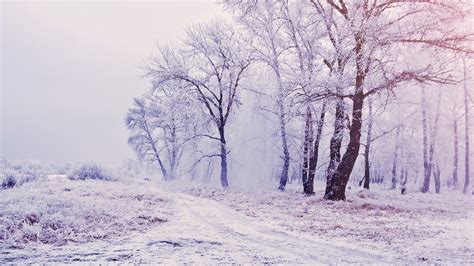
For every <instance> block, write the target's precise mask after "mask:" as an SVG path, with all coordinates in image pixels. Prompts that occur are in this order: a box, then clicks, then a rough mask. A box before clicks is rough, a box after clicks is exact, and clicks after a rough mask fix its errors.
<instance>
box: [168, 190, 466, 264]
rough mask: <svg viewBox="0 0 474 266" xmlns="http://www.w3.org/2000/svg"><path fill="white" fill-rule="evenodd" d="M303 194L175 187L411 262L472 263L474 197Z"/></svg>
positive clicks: (260, 217) (384, 192)
mask: <svg viewBox="0 0 474 266" xmlns="http://www.w3.org/2000/svg"><path fill="white" fill-rule="evenodd" d="M316 187H317V188H319V189H317V191H316V196H314V197H305V196H304V195H302V193H300V188H299V187H298V186H293V187H291V186H290V188H288V190H287V191H286V192H283V193H281V192H277V191H275V190H268V189H266V190H253V191H249V190H243V189H236V188H229V189H225V190H222V189H220V188H211V187H207V188H202V187H199V186H195V187H192V188H190V187H189V186H188V187H187V188H184V189H183V188H180V187H178V186H176V187H175V188H174V189H177V190H180V191H184V192H186V193H189V194H191V195H194V196H198V197H205V198H210V199H213V200H216V201H218V202H221V203H224V204H225V205H228V206H230V207H231V208H233V209H234V210H236V211H239V212H241V213H243V214H245V215H246V216H249V217H253V218H255V219H258V220H261V221H263V222H265V223H266V224H268V225H269V226H277V227H281V228H284V229H286V230H290V231H293V232H297V233H300V234H302V235H306V236H312V237H315V238H317V239H323V240H326V241H329V242H331V243H338V244H341V245H349V246H350V245H353V246H358V247H364V248H368V249H374V250H382V251H387V252H388V253H391V254H394V255H395V256H399V257H400V258H407V259H409V260H412V261H429V262H433V263H434V262H461V263H466V262H470V263H474V260H473V258H472V254H474V231H473V230H472V226H471V224H470V221H472V219H473V218H474V198H473V197H472V196H471V195H464V194H462V193H460V192H459V191H449V190H445V191H443V193H442V194H431V193H427V194H423V193H419V192H416V193H409V194H407V195H400V192H399V190H396V191H391V190H385V189H381V188H377V187H376V188H374V189H373V191H372V190H371V191H366V190H360V189H357V190H353V191H348V193H347V197H348V199H347V201H340V202H333V201H327V200H324V199H323V198H322V195H323V190H322V189H323V188H324V184H322V183H321V184H316Z"/></svg>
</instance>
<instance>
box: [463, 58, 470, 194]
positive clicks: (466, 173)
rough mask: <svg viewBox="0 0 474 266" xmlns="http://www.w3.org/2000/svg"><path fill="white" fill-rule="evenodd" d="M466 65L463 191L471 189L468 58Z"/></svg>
mask: <svg viewBox="0 0 474 266" xmlns="http://www.w3.org/2000/svg"><path fill="white" fill-rule="evenodd" d="M463 66H464V71H463V72H464V126H465V130H466V132H465V133H466V137H465V145H466V148H465V149H464V152H465V154H464V189H463V193H467V192H468V191H469V108H468V105H469V95H468V93H467V78H468V77H467V67H466V59H463Z"/></svg>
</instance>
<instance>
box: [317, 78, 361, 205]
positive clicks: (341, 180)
mask: <svg viewBox="0 0 474 266" xmlns="http://www.w3.org/2000/svg"><path fill="white" fill-rule="evenodd" d="M357 83H359V84H360V86H357V85H356V87H357V88H358V89H356V93H355V94H354V97H353V98H352V101H353V104H352V124H351V129H350V131H349V144H348V146H347V150H346V152H345V153H344V156H342V159H341V162H340V163H339V165H338V166H337V168H336V170H335V171H334V172H333V174H332V177H331V178H328V179H329V180H331V183H330V184H328V185H329V189H328V190H327V193H326V194H325V195H324V198H326V199H329V200H345V199H346V186H347V182H348V181H349V177H350V175H351V173H352V169H353V168H354V164H355V162H356V160H357V157H358V155H359V149H360V136H361V129H362V108H363V105H364V94H363V92H362V87H361V86H362V84H361V83H360V81H359V82H357Z"/></svg>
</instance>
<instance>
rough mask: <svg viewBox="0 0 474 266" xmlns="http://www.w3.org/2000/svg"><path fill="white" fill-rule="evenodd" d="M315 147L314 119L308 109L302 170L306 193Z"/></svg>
mask: <svg viewBox="0 0 474 266" xmlns="http://www.w3.org/2000/svg"><path fill="white" fill-rule="evenodd" d="M312 145H313V118H312V115H311V109H310V108H309V107H307V109H306V117H305V129H304V142H303V168H302V169H301V180H302V181H303V191H304V192H305V193H306V191H307V187H308V180H309V157H310V153H311V149H312V148H311V146H312Z"/></svg>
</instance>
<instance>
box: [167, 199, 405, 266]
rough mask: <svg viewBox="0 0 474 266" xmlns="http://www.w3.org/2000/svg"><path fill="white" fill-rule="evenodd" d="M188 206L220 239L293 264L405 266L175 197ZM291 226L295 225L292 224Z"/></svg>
mask: <svg viewBox="0 0 474 266" xmlns="http://www.w3.org/2000/svg"><path fill="white" fill-rule="evenodd" d="M174 198H175V200H176V201H177V203H178V204H181V205H182V206H184V207H185V208H186V209H187V210H183V209H181V211H182V212H189V213H188V215H190V216H191V217H189V218H187V219H190V220H193V221H194V222H197V221H198V220H199V221H200V223H202V224H203V225H204V226H207V227H211V228H214V229H215V230H216V231H217V232H216V237H219V238H223V239H227V240H230V241H233V242H236V243H241V244H242V243H245V244H246V245H247V246H252V248H253V249H254V250H256V251H258V252H259V253H260V254H263V255H265V256H268V257H282V258H283V261H285V262H293V263H308V262H319V263H337V262H344V263H377V264H380V263H382V264H383V263H385V264H389V263H390V264H391V263H403V261H402V260H400V259H397V258H393V257H388V256H386V255H383V254H380V253H376V252H373V251H372V252H371V251H362V250H358V249H353V248H347V247H341V246H336V245H334V244H331V243H328V242H324V241H317V240H315V239H312V238H309V237H304V236H299V235H295V234H292V233H290V232H284V231H282V230H279V229H278V228H268V225H264V224H262V223H261V222H259V221H256V220H251V219H250V218H249V217H246V216H244V215H242V214H241V213H238V212H236V211H234V210H231V209H229V208H228V207H226V206H224V205H222V204H220V203H218V202H216V201H212V200H209V199H203V198H197V197H193V196H189V195H184V194H176V196H175V197H174ZM290 222H291V221H290Z"/></svg>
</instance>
